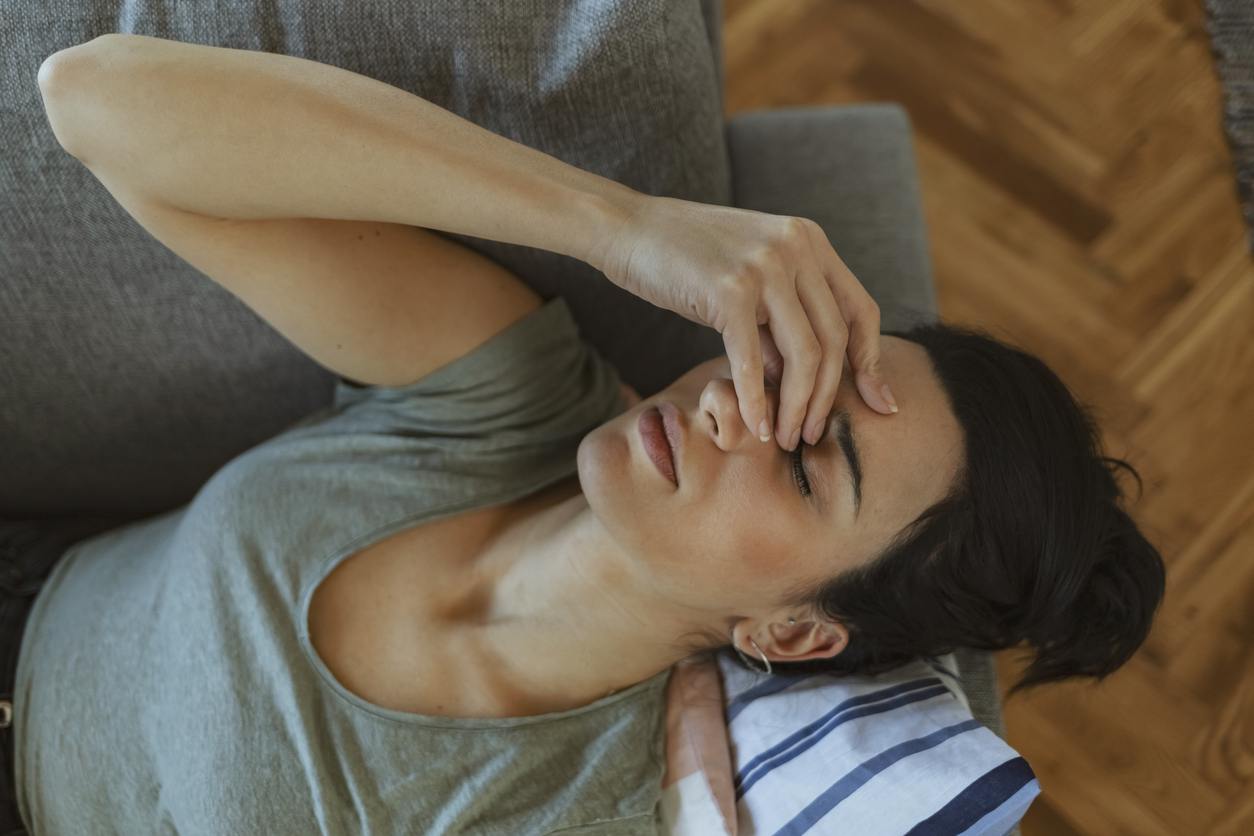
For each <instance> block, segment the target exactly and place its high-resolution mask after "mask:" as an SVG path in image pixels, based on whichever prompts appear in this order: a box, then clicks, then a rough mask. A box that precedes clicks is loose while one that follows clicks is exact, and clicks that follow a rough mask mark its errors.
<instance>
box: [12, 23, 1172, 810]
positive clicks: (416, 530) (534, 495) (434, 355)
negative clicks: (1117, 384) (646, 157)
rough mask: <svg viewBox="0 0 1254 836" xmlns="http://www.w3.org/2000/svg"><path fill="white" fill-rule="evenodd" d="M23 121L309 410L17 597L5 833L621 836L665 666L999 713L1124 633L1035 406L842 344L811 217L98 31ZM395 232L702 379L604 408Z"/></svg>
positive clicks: (843, 284)
mask: <svg viewBox="0 0 1254 836" xmlns="http://www.w3.org/2000/svg"><path fill="white" fill-rule="evenodd" d="M40 89H41V91H42V93H43V95H44V100H45V105H46V107H47V111H48V116H49V120H50V122H51V124H52V127H53V129H54V131H55V132H56V135H57V138H58V140H59V141H60V142H61V144H62V145H63V147H65V149H66V150H67V151H68V152H70V153H71V154H73V155H74V156H76V157H77V158H78V159H80V160H81V161H82V162H83V163H84V164H85V165H87V166H88V167H89V168H90V169H91V171H92V172H93V173H94V174H95V175H96V176H97V177H98V178H99V179H100V181H101V182H102V183H103V184H104V185H105V186H106V187H107V188H108V189H109V190H110V192H111V193H112V194H113V195H114V196H115V197H116V198H117V200H118V201H119V202H120V203H121V204H122V205H123V206H124V207H125V208H126V209H127V210H128V211H129V212H130V213H131V214H132V215H133V216H134V217H135V218H136V219H137V220H138V221H139V222H140V223H142V224H143V225H144V226H145V227H146V228H147V229H148V230H149V231H150V232H151V233H152V234H153V235H154V236H156V237H157V238H159V239H160V240H162V241H163V242H164V243H165V244H166V245H167V246H169V247H170V248H171V249H173V250H174V251H175V252H177V253H178V254H179V255H181V256H182V257H183V258H185V259H187V260H188V261H189V262H191V263H192V264H193V265H195V266H196V267H198V268H199V269H201V270H202V271H203V272H205V273H206V274H207V275H209V276H210V277H212V278H213V279H215V280H216V281H218V282H219V283H221V284H222V285H223V286H225V287H227V288H228V289H229V290H231V291H232V292H234V293H235V294H236V295H237V296H239V297H240V298H241V299H242V300H244V301H245V302H246V303H247V304H249V305H250V306H251V307H252V308H253V309H254V310H256V311H257V312H258V313H259V314H260V315H261V316H263V317H264V318H265V319H266V320H267V321H269V322H270V323H271V324H272V325H274V327H276V328H277V329H278V330H279V331H280V332H282V333H283V334H284V335H285V336H287V337H288V338H289V339H290V340H292V342H294V343H295V344H296V345H298V346H299V347H300V348H302V349H303V350H304V351H305V352H306V353H308V354H309V355H310V356H311V357H313V358H314V359H315V360H317V361H318V362H320V363H322V364H323V365H324V366H326V367H328V368H330V369H332V370H333V371H335V372H337V373H338V374H340V375H341V376H342V377H344V378H346V379H347V381H346V382H345V383H343V384H341V385H340V386H339V387H338V388H337V395H336V403H335V404H334V405H333V406H332V407H330V408H328V409H327V410H324V411H323V412H320V413H318V414H316V415H313V416H310V418H308V419H307V420H305V421H303V422H301V424H299V425H298V426H296V427H294V428H291V429H289V430H288V431H287V432H285V433H283V434H282V435H280V436H279V437H277V438H275V439H271V440H270V441H268V442H266V443H265V444H262V445H260V446H258V447H257V448H254V449H253V450H251V451H249V452H247V453H246V454H244V455H242V456H240V457H239V458H237V459H236V460H234V461H233V462H232V463H230V464H229V465H227V466H226V467H224V468H223V469H222V470H221V471H220V472H219V473H218V474H216V475H215V476H214V478H213V479H212V480H211V481H210V482H209V483H208V484H207V485H206V486H205V487H204V488H203V489H202V490H201V492H200V493H199V494H198V495H197V497H196V498H195V500H194V501H193V502H192V503H191V505H190V506H188V507H186V508H183V509H179V510H177V511H175V512H171V513H169V514H165V515H162V516H159V517H156V518H153V519H150V520H145V521H143V522H141V523H137V524H134V525H131V526H127V527H124V528H122V529H119V530H117V531H113V532H109V533H107V534H105V535H102V536H99V537H96V538H93V539H91V540H88V541H87V542H85V543H82V544H79V546H77V547H75V548H73V549H71V550H70V551H69V552H68V553H67V555H66V556H65V557H64V559H62V560H61V561H60V563H59V564H58V566H57V567H56V569H55V571H53V572H52V574H51V575H50V577H49V578H48V580H47V582H46V584H45V587H44V589H43V591H42V592H41V593H40V596H39V598H38V599H37V601H36V602H35V605H34V607H33V608H32V609H31V611H30V614H29V616H27V621H26V624H25V625H24V630H23V634H22V643H21V648H20V654H19V656H18V660H17V661H18V664H17V668H18V669H17V672H16V673H17V676H16V678H17V689H16V700H15V709H16V722H15V729H16V736H15V738H16V754H17V776H16V779H17V785H16V786H17V794H18V799H19V802H20V806H21V811H22V815H23V818H24V819H25V821H26V822H27V824H28V825H29V826H30V828H31V830H32V832H34V833H43V832H80V831H92V832H96V831H104V830H119V831H123V830H124V831H127V832H150V831H166V830H177V831H179V832H193V831H197V830H204V831H207V832H217V833H221V832H275V831H282V832H288V831H291V832H297V831H299V832H305V831H309V830H315V829H316V830H319V831H321V832H335V833H338V832H361V831H364V830H370V831H371V832H373V831H375V830H378V831H385V832H392V831H394V830H395V831H398V832H400V831H405V832H413V831H415V830H419V831H421V832H431V833H437V832H438V833H449V832H475V833H549V832H557V831H561V830H566V831H567V832H570V833H576V832H577V833H600V832H605V833H647V832H652V829H653V826H654V819H653V816H654V807H655V804H656V799H657V783H658V780H659V779H660V776H661V772H660V768H661V767H660V757H659V755H660V751H661V749H660V745H661V734H662V725H661V723H660V722H659V711H660V708H661V704H660V699H659V698H660V695H661V692H662V688H663V686H664V684H665V680H666V676H667V674H668V671H669V669H670V666H671V665H673V664H674V663H675V662H677V661H679V660H680V659H682V658H684V657H686V656H688V655H690V654H692V653H694V652H697V651H701V650H707V649H715V648H723V647H733V648H735V649H736V650H737V651H739V652H741V653H742V654H744V655H745V656H746V657H747V658H753V659H757V660H760V662H761V664H762V665H763V666H765V667H768V668H773V666H779V667H780V668H782V669H785V670H796V669H806V668H813V667H822V668H826V669H833V670H844V671H873V670H879V669H882V668H885V667H890V666H892V665H894V664H898V663H900V662H902V661H905V660H907V659H910V658H913V657H914V656H917V655H919V654H921V653H938V652H944V651H946V650H949V649H952V648H953V647H955V646H959V645H967V646H976V647H988V648H997V647H1008V646H1013V645H1016V644H1018V643H1019V642H1021V641H1023V640H1027V641H1028V642H1029V643H1031V644H1033V645H1034V646H1036V647H1037V648H1038V649H1039V653H1038V656H1037V660H1036V662H1035V663H1034V665H1033V667H1032V668H1030V669H1029V671H1028V674H1027V676H1026V677H1025V680H1024V682H1023V683H1022V684H1025V685H1026V684H1033V683H1039V682H1044V681H1050V680H1054V679H1060V678H1064V677H1067V676H1074V675H1095V676H1100V675H1104V674H1105V673H1109V672H1110V671H1111V670H1113V669H1115V668H1116V667H1118V665H1120V664H1122V663H1123V662H1124V661H1126V659H1127V658H1128V657H1129V656H1130V655H1131V653H1132V652H1133V651H1134V650H1135V649H1136V647H1137V646H1138V645H1139V644H1140V642H1141V641H1142V639H1143V638H1144V635H1145V633H1146V631H1147V630H1148V626H1149V621H1150V617H1151V615H1152V612H1153V610H1154V608H1155V606H1156V604H1157V602H1158V600H1159V598H1160V597H1161V594H1162V586H1163V580H1162V565H1161V561H1160V560H1159V558H1158V555H1157V553H1156V552H1155V551H1154V550H1153V548H1152V547H1151V546H1149V544H1148V543H1146V542H1145V540H1144V538H1142V537H1141V536H1140V534H1139V533H1138V532H1137V531H1136V528H1135V526H1134V525H1132V523H1131V522H1130V521H1129V520H1128V518H1127V516H1126V514H1124V513H1123V512H1122V511H1121V510H1120V509H1119V508H1118V506H1117V501H1118V499H1119V491H1118V487H1117V485H1116V483H1115V482H1114V479H1113V477H1112V475H1111V468H1110V467H1109V466H1108V465H1107V463H1106V461H1105V460H1103V459H1101V458H1100V457H1099V456H1098V454H1097V451H1096V445H1095V440H1094V435H1093V431H1092V428H1091V425H1090V424H1089V423H1088V422H1087V420H1086V419H1085V418H1084V416H1083V414H1082V413H1081V412H1080V410H1079V409H1078V408H1077V407H1076V406H1075V404H1074V401H1073V400H1072V399H1071V397H1070V395H1069V394H1068V393H1067V392H1066V390H1065V388H1063V387H1062V385H1061V384H1060V383H1058V381H1057V378H1056V377H1054V376H1053V375H1052V374H1051V373H1050V372H1049V371H1048V370H1047V369H1045V368H1044V367H1043V366H1042V365H1041V364H1040V363H1039V361H1035V360H1033V359H1032V358H1029V357H1026V356H1025V355H1021V354H1019V353H1017V352H1013V351H1011V350H1009V349H1006V348H1005V347H1002V346H999V345H997V344H996V343H993V342H992V341H989V340H986V339H984V338H980V337H975V336H971V335H964V334H960V333H956V332H953V331H950V330H947V329H943V328H925V329H919V330H917V331H915V332H911V333H910V334H906V335H899V336H884V337H881V335H880V334H879V322H878V311H877V309H876V308H875V306H874V303H873V302H871V300H870V299H869V297H867V295H866V293H865V291H864V290H863V289H862V288H861V287H860V286H859V285H858V283H857V281H856V280H855V279H854V277H853V276H852V275H851V274H850V273H849V271H848V270H847V269H845V268H844V266H843V264H841V262H840V259H839V257H838V256H837V255H836V254H835V253H834V252H833V251H832V249H831V247H830V245H829V244H828V242H827V241H826V239H825V237H824V236H823V234H822V232H821V231H820V230H819V229H818V228H817V226H815V225H814V224H812V223H810V222H807V221H801V220H798V219H795V218H779V217H774V216H769V215H763V214H760V213H754V212H746V211H741V210H736V209H731V208H726V207H714V206H702V205H698V204H692V203H687V202H684V201H677V200H669V199H665V198H654V197H647V196H644V195H641V194H638V193H635V192H632V191H631V190H630V189H627V188H625V187H623V186H621V185H618V184H615V183H612V182H611V181H608V180H605V179H604V178H599V177H596V176H595V175H592V174H588V173H587V172H582V171H579V170H577V169H574V168H571V167H570V166H566V165H564V164H562V163H560V162H559V161H557V160H554V159H552V158H549V157H546V156H544V155H543V154H539V153H538V152H535V151H532V150H530V149H526V148H524V147H522V146H519V145H517V144H515V143H512V142H509V141H507V140H504V139H502V138H501V137H497V136H494V135H492V134H490V133H488V132H486V131H483V130H482V129H479V128H477V127H475V126H474V125H471V124H469V123H467V122H465V121H464V120H460V119H458V118H457V117H455V116H453V115H451V114H448V113H446V112H444V111H442V110H440V109H439V108H436V107H434V106H433V105H431V104H430V103H427V102H424V101H423V100H421V99H419V98H417V97H415V96H412V95H410V94H407V93H404V92H403V91H399V90H396V89H395V88H391V87H388V86H387V85H384V84H381V83H379V82H375V81H372V80H370V79H366V78H363V77H360V76H356V75H354V74H352V73H348V72H345V71H341V70H337V69H334V68H331V67H327V66H323V65H319V64H315V63H312V62H308V61H303V60H300V59H295V58H291V57H287V56H276V55H269V54H266V53H254V52H245V51H237V50H225V49H214V48H208V47H200V46H193V45H186V44H178V43H173V42H168V41H162V40H158V39H153V38H144V37H139V36H114V35H110V36H105V37H103V38H98V39H96V40H94V41H92V42H89V43H88V44H84V45H81V46H79V47H75V48H72V49H70V50H65V51H63V52H61V53H58V54H57V55H56V56H53V57H52V58H51V59H49V61H47V62H46V63H45V65H44V67H43V68H41V71H40ZM426 229H437V230H443V231H447V232H456V233H462V234H467V235H474V236H478V237H484V238H491V239H494V240H499V241H506V242H510V243H517V244H524V245H530V246H536V247H541V248H544V249H549V250H552V251H555V252H560V253H564V254H567V255H571V256H574V257H577V258H581V259H583V260H585V261H587V262H588V263H590V264H592V265H593V266H595V267H597V268H598V269H601V270H602V271H603V272H604V273H605V274H606V275H607V276H608V277H609V278H610V279H611V280H612V281H614V282H615V283H617V284H619V285H620V286H622V287H625V288H627V289H629V290H631V291H632V292H634V293H636V294H637V295H640V296H642V297H643V298H645V299H648V300H649V301H651V302H653V303H654V304H658V305H660V306H663V307H666V308H669V309H671V310H674V311H677V312H679V313H682V314H684V315H685V316H688V317H689V318H692V319H695V320H697V321H700V322H704V323H706V324H708V325H710V326H712V327H714V328H716V329H717V330H718V331H719V332H720V333H722V335H723V337H724V341H725V344H726V346H727V349H728V353H727V356H725V357H721V358H717V359H715V360H711V361H709V362H707V363H703V364H701V365H699V366H697V367H696V368H694V369H692V370H691V371H689V372H688V373H686V374H685V375H683V376H682V377H681V378H680V379H679V380H677V381H676V382H675V383H674V384H673V385H672V386H670V387H668V388H667V389H665V390H664V391H662V392H660V393H658V394H657V395H654V396H652V397H650V398H648V399H647V400H644V401H641V402H639V403H634V404H630V405H629V404H628V403H627V402H625V401H624V397H626V396H629V395H630V393H623V392H622V391H621V389H620V385H619V381H618V379H617V375H616V374H615V373H614V370H613V369H612V368H611V367H610V366H609V365H608V364H606V363H605V362H604V360H602V359H601V358H600V357H599V356H597V355H596V353H595V352H593V351H592V350H590V349H589V348H588V346H587V345H586V344H584V343H582V341H580V340H579V338H578V334H577V331H576V330H575V327H574V323H573V322H572V320H571V319H570V316H569V312H568V311H567V310H566V308H565V306H564V303H563V302H562V300H561V299H560V298H559V299H554V300H550V301H549V302H547V303H545V302H542V300H540V299H539V298H538V297H537V296H536V295H535V294H534V293H532V292H531V291H530V289H529V288H527V287H526V286H525V285H523V284H522V283H521V282H520V281H518V280H517V279H516V278H515V277H513V276H512V275H510V274H509V273H508V272H506V271H505V270H503V269H502V268H500V267H499V266H497V265H495V264H493V263H492V262H490V261H488V260H486V259H483V258H482V257H479V256H477V255H476V254H474V253H472V252H471V251H469V250H466V249H465V248H463V247H460V246H458V245H456V244H453V243H451V242H449V241H448V240H446V239H444V238H441V237H439V236H435V235H433V234H432V233H430V232H427V231H426ZM454 282H455V283H454ZM846 360H847V365H848V368H846ZM889 381H891V388H890V387H889ZM628 400H634V398H628ZM803 442H804V443H803Z"/></svg>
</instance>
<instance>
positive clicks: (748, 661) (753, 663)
mask: <svg viewBox="0 0 1254 836" xmlns="http://www.w3.org/2000/svg"><path fill="white" fill-rule="evenodd" d="M734 633H735V630H734V628H733V631H732V633H729V634H728V635H729V637H730V638H731V640H732V642H731V646H732V647H734V648H735V649H736V653H737V654H738V655H739V656H740V658H741V661H743V662H744V663H745V665H746V666H747V667H748V668H749V670H751V671H753V672H754V673H765V674H766V675H767V676H770V675H771V660H770V659H768V658H766V654H765V653H763V652H762V648H760V647H758V643H757V642H755V641H754V640H753V639H749V644H751V645H753V649H754V650H756V651H757V652H758V655H759V656H761V657H762V661H763V662H765V663H766V670H765V671H761V670H759V669H758V667H757V664H758V663H757V662H756V661H755V660H754V659H753V658H751V657H750V656H749V655H748V654H747V653H745V652H744V651H743V650H741V649H740V645H738V644H736V637H735V635H734Z"/></svg>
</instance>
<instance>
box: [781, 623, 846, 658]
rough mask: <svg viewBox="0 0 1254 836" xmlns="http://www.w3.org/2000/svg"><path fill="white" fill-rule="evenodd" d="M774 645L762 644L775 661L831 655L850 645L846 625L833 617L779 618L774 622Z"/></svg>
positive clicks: (827, 656) (830, 656)
mask: <svg viewBox="0 0 1254 836" xmlns="http://www.w3.org/2000/svg"><path fill="white" fill-rule="evenodd" d="M770 634H771V642H770V647H764V648H762V652H763V653H765V654H766V658H768V659H770V660H771V661H772V662H805V661H807V660H809V659H831V658H832V657H834V656H836V655H837V654H839V653H840V652H841V651H842V650H844V649H845V648H846V647H847V646H848V645H849V631H848V630H847V629H845V625H843V624H840V623H839V622H832V621H802V622H798V623H797V624H793V625H789V624H781V623H779V622H775V623H773V624H772V625H771V626H770Z"/></svg>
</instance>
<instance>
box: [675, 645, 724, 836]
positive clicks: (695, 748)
mask: <svg viewBox="0 0 1254 836" xmlns="http://www.w3.org/2000/svg"><path fill="white" fill-rule="evenodd" d="M694 772H704V773H705V779H706V783H708V784H709V787H710V792H711V794H713V796H714V800H715V802H717V804H718V808H719V810H720V811H721V812H722V814H723V821H724V823H725V825H726V827H727V833H728V836H736V795H735V791H734V789H733V786H732V761H731V746H730V744H729V742H728V737H727V723H726V722H725V721H724V719H723V679H722V675H721V674H720V672H719V668H718V662H716V661H715V659H714V657H713V656H711V655H709V654H702V655H699V656H690V657H689V658H687V659H685V660H683V661H682V662H679V663H677V664H676V665H675V671H674V673H672V674H671V680H670V684H669V685H668V686H667V692H666V774H665V776H664V777H663V778H662V788H663V789H666V788H667V787H669V786H671V785H672V784H674V783H675V782H677V781H680V780H682V779H684V778H687V777H688V776H689V775H692V774H693V773H694Z"/></svg>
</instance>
